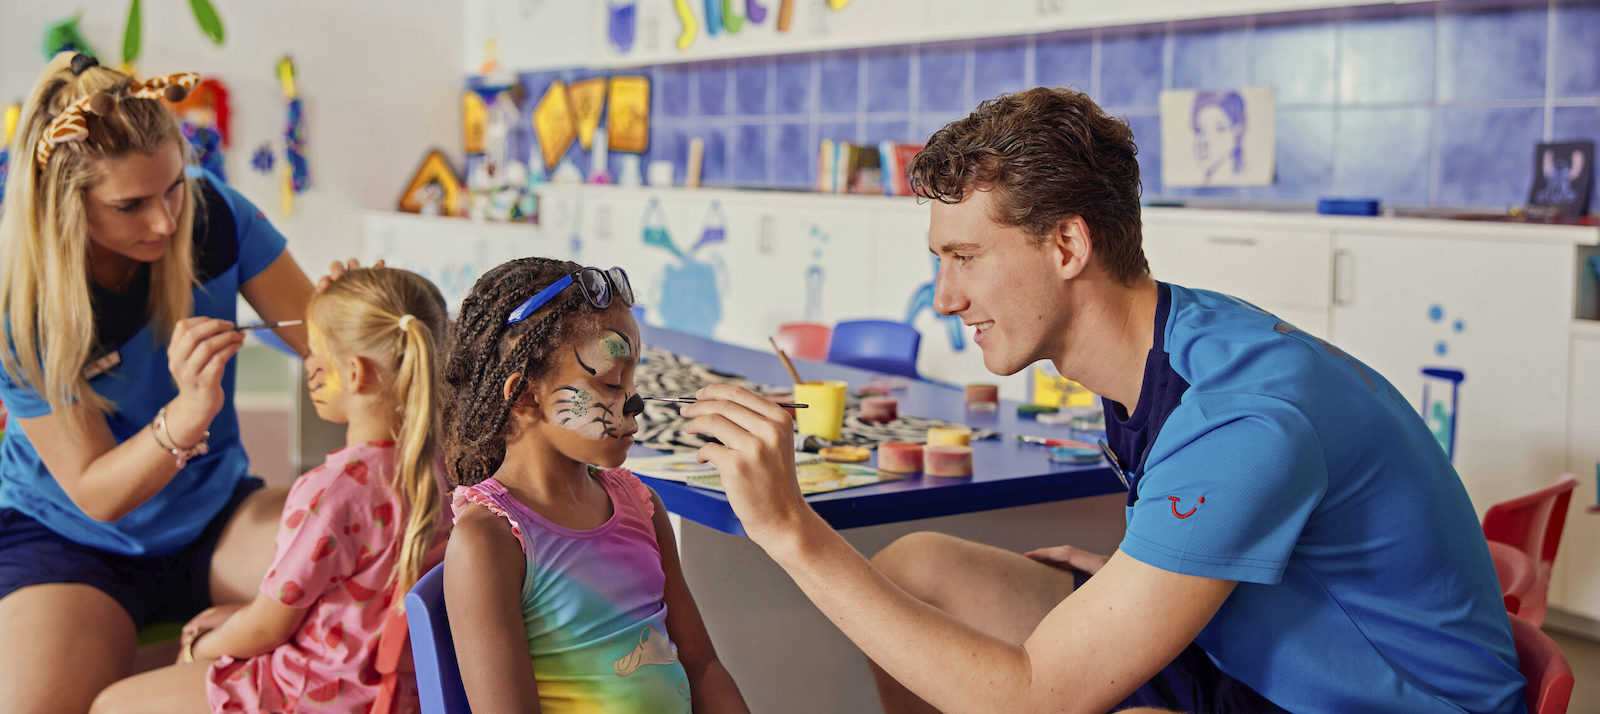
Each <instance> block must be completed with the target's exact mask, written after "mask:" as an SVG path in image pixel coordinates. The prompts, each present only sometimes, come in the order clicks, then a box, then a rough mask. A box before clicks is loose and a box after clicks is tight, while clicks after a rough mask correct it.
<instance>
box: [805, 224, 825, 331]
mask: <svg viewBox="0 0 1600 714" xmlns="http://www.w3.org/2000/svg"><path fill="white" fill-rule="evenodd" d="M811 238H812V240H814V241H815V243H813V244H812V246H811V265H810V266H809V267H807V268H806V322H816V321H817V320H818V319H820V317H821V315H822V284H823V282H825V281H826V279H827V277H828V273H827V271H826V270H824V269H823V267H822V247H823V246H825V245H827V243H828V234H826V233H823V232H822V229H821V228H819V227H817V226H816V225H815V224H813V225H812V226H811Z"/></svg>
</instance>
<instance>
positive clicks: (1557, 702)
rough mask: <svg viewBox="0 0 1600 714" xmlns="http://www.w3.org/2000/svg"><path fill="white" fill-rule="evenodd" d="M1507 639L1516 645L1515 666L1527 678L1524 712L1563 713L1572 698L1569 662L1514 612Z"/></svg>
mask: <svg viewBox="0 0 1600 714" xmlns="http://www.w3.org/2000/svg"><path fill="white" fill-rule="evenodd" d="M1508 616H1509V617H1510V618H1511V640H1512V642H1513V643H1515V644H1516V647H1517V669H1518V670H1519V671H1521V672H1522V676H1523V677H1524V678H1525V679H1527V680H1528V692H1527V697H1528V714H1563V713H1564V712H1566V711H1567V703H1568V701H1569V700H1570V699H1571V698H1572V682H1573V678H1572V665H1571V664H1569V663H1568V662H1567V656H1566V655H1564V654H1562V653H1561V648H1560V647H1557V646H1556V641H1555V640H1552V639H1550V636H1549V635H1547V634H1545V633H1544V631H1543V630H1541V629H1539V626H1538V625H1535V624H1533V623H1531V622H1528V621H1527V620H1524V619H1522V618H1520V617H1517V616H1516V615H1508Z"/></svg>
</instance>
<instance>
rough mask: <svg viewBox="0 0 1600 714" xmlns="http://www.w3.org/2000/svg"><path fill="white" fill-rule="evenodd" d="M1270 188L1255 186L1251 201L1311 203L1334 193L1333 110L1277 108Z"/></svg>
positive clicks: (1252, 190)
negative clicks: (1270, 200) (1272, 200)
mask: <svg viewBox="0 0 1600 714" xmlns="http://www.w3.org/2000/svg"><path fill="white" fill-rule="evenodd" d="M1276 113H1277V122H1276V124H1277V137H1276V138H1275V139H1274V140H1273V153H1274V154H1275V158H1274V162H1273V163H1274V167H1273V168H1274V171H1273V179H1272V185H1271V186H1253V187H1251V188H1250V196H1251V197H1252V198H1262V199H1274V200H1303V201H1312V200H1315V199H1318V198H1321V197H1323V196H1328V195H1330V194H1331V193H1332V191H1333V122H1334V111H1333V110H1332V109H1300V110H1294V109H1278V110H1277V112H1276Z"/></svg>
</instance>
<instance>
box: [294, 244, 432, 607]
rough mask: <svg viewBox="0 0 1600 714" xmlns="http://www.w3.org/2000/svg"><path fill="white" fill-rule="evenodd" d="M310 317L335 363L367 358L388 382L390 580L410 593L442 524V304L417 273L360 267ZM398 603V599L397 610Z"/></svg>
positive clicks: (317, 301)
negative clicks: (394, 506) (394, 536)
mask: <svg viewBox="0 0 1600 714" xmlns="http://www.w3.org/2000/svg"><path fill="white" fill-rule="evenodd" d="M307 314H308V315H309V317H310V319H311V322H312V323H313V324H315V325H316V326H317V328H318V330H319V331H321V333H322V335H323V336H324V337H325V338H326V339H327V342H328V349H329V350H330V351H331V352H332V353H333V355H332V356H333V357H334V358H335V359H336V360H343V359H345V358H347V357H352V356H360V357H364V358H366V359H369V360H371V361H372V363H373V364H374V365H375V366H377V367H378V370H379V373H380V379H383V380H385V381H386V383H387V384H386V386H385V390H386V392H387V396H388V397H389V400H390V403H392V404H393V405H394V414H393V418H392V419H391V420H390V422H391V426H392V428H394V430H395V432H394V437H395V442H396V444H395V450H396V468H395V473H394V479H393V481H392V482H391V483H390V486H391V487H392V488H393V489H394V492H395V495H397V496H398V497H399V499H400V502H401V507H402V508H403V510H404V516H403V521H404V522H405V527H404V528H403V529H402V531H401V536H400V542H399V543H398V544H397V546H398V547H397V553H398V557H397V558H396V560H395V567H394V570H393V571H392V572H391V573H390V575H389V581H390V583H391V584H392V585H393V586H394V587H396V588H397V592H405V591H406V590H409V589H410V588H411V586H412V585H414V584H415V583H416V582H417V579H418V578H421V577H422V574H423V569H424V568H426V567H427V565H428V563H427V556H428V553H429V551H430V550H431V549H432V546H433V544H434V541H436V540H438V535H439V532H440V530H441V528H442V525H443V523H444V481H443V479H442V478H441V476H442V475H441V474H440V473H439V469H438V466H437V464H438V462H439V417H438V409H437V403H436V402H437V399H438V394H439V377H438V365H439V355H440V352H439V350H440V348H441V346H442V342H443V339H444V335H445V331H446V329H447V318H446V315H445V305H444V298H443V297H442V296H441V295H440V294H439V289H438V288H437V287H434V285H433V283H430V282H428V281H427V279H425V278H423V277H422V276H420V275H417V274H416V273H413V272H410V271H407V270H398V269H394V268H358V269H355V270H351V271H349V272H346V273H345V274H344V275H343V276H341V277H340V278H339V279H338V280H335V281H334V282H333V284H332V285H330V286H328V289H327V290H325V291H323V292H322V293H321V294H319V295H317V296H316V297H314V298H313V299H312V301H311V306H310V308H309V309H308V311H307ZM400 602H401V599H400V598H395V606H396V607H399V606H400Z"/></svg>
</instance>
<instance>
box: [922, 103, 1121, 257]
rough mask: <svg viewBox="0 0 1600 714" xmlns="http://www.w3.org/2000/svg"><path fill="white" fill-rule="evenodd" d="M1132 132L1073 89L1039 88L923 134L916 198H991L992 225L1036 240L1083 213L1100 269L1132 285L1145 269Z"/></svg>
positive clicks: (981, 107) (985, 105)
mask: <svg viewBox="0 0 1600 714" xmlns="http://www.w3.org/2000/svg"><path fill="white" fill-rule="evenodd" d="M1138 153H1139V149H1138V147H1136V146H1134V144H1133V130H1132V129H1129V128H1128V124H1127V122H1125V121H1122V120H1120V119H1115V118H1113V117H1111V116H1109V115H1107V114H1106V113H1105V111H1104V110H1102V109H1101V108H1100V107H1099V106H1098V105H1096V104H1095V103H1094V100H1092V99H1090V98H1089V95H1087V94H1084V93H1083V92H1080V91H1077V90H1075V89H1060V88H1047V87H1036V88H1034V89H1029V90H1026V91H1022V92H1016V93H1013V94H1002V95H1000V96H998V97H995V98H994V99H989V100H985V101H984V102H983V103H982V104H979V105H978V108H977V109H976V110H974V111H973V112H972V114H970V115H968V116H967V117H966V118H964V119H957V120H956V121H953V122H950V123H949V124H946V125H945V126H944V128H943V129H940V130H938V131H936V132H934V133H933V136H931V137H928V143H927V146H926V147H925V148H924V149H923V150H922V151H921V152H920V153H918V154H917V157H916V159H914V160H913V161H912V165H911V172H910V173H911V180H912V187H913V190H914V191H915V192H916V194H917V195H918V196H922V197H923V198H930V199H934V200H937V201H941V202H943V203H960V202H961V200H962V199H963V198H965V197H966V196H967V195H968V194H969V192H971V191H975V190H976V191H993V195H992V198H993V199H994V208H993V211H992V214H991V215H990V218H991V219H992V220H994V221H996V222H998V223H1000V224H1001V225H1006V226H1015V227H1018V228H1021V229H1023V230H1025V231H1027V232H1028V234H1029V235H1031V236H1033V238H1034V240H1035V241H1038V242H1042V241H1044V240H1046V238H1047V237H1048V236H1049V235H1050V234H1051V232H1053V231H1054V230H1055V229H1056V226H1057V225H1059V224H1060V223H1061V221H1063V220H1066V219H1069V218H1072V217H1073V216H1081V217H1082V218H1083V222H1084V223H1085V224H1087V225H1088V226H1089V235H1090V240H1091V241H1092V242H1093V245H1094V252H1095V253H1096V254H1098V255H1099V256H1100V263H1101V264H1102V265H1104V266H1105V268H1106V270H1107V271H1108V272H1109V273H1110V274H1111V275H1112V276H1114V277H1115V278H1117V279H1119V280H1121V281H1122V282H1123V283H1124V284H1126V285H1132V284H1133V283H1134V282H1135V281H1137V280H1138V279H1140V278H1142V277H1144V276H1145V275H1147V274H1148V273H1149V272H1150V265H1149V263H1148V262H1146V261H1145V257H1144V245H1143V239H1142V233H1141V228H1140V219H1139V191H1140V184H1139V162H1138V160H1137V158H1136V157H1137V155H1138Z"/></svg>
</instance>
